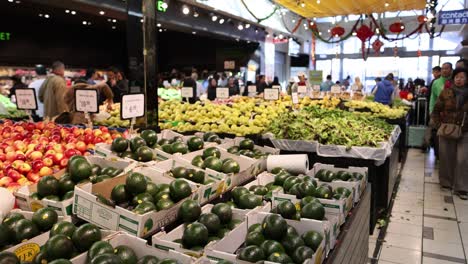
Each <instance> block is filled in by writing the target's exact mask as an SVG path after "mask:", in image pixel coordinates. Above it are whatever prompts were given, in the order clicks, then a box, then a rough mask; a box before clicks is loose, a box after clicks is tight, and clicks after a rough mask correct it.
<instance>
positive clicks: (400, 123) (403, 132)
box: [387, 112, 411, 162]
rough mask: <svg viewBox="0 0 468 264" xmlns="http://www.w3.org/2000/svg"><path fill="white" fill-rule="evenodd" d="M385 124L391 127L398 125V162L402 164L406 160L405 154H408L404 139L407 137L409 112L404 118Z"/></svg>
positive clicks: (388, 121)
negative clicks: (399, 131) (399, 130)
mask: <svg viewBox="0 0 468 264" xmlns="http://www.w3.org/2000/svg"><path fill="white" fill-rule="evenodd" d="M387 123H389V124H391V125H398V126H399V127H400V129H401V133H400V149H399V157H398V160H399V161H400V162H403V161H404V160H406V154H407V153H408V147H407V146H406V141H407V140H406V138H407V137H408V128H409V126H410V124H411V122H410V112H408V113H407V114H406V116H405V117H403V118H400V119H394V120H387Z"/></svg>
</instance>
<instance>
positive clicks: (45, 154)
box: [44, 149, 57, 156]
mask: <svg viewBox="0 0 468 264" xmlns="http://www.w3.org/2000/svg"><path fill="white" fill-rule="evenodd" d="M55 154H57V152H56V151H55V150H53V149H49V150H47V151H46V152H45V153H44V156H47V155H55Z"/></svg>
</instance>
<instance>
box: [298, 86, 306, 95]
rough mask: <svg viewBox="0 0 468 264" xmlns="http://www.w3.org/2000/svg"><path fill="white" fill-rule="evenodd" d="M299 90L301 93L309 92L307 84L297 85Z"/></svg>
mask: <svg viewBox="0 0 468 264" xmlns="http://www.w3.org/2000/svg"><path fill="white" fill-rule="evenodd" d="M297 92H298V93H301V94H305V93H307V86H305V85H299V86H298V87H297Z"/></svg>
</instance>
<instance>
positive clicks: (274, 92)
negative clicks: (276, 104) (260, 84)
mask: <svg viewBox="0 0 468 264" xmlns="http://www.w3.org/2000/svg"><path fill="white" fill-rule="evenodd" d="M263 95H264V97H265V100H278V99H279V90H278V89H268V88H267V89H265V91H264V92H263Z"/></svg>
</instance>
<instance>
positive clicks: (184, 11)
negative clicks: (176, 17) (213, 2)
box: [182, 6, 190, 15]
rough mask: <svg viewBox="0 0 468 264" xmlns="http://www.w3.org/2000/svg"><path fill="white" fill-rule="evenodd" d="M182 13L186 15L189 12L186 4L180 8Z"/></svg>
mask: <svg viewBox="0 0 468 264" xmlns="http://www.w3.org/2000/svg"><path fill="white" fill-rule="evenodd" d="M182 13H183V14H184V15H188V14H189V13H190V9H189V8H188V7H187V6H184V7H183V8H182Z"/></svg>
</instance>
